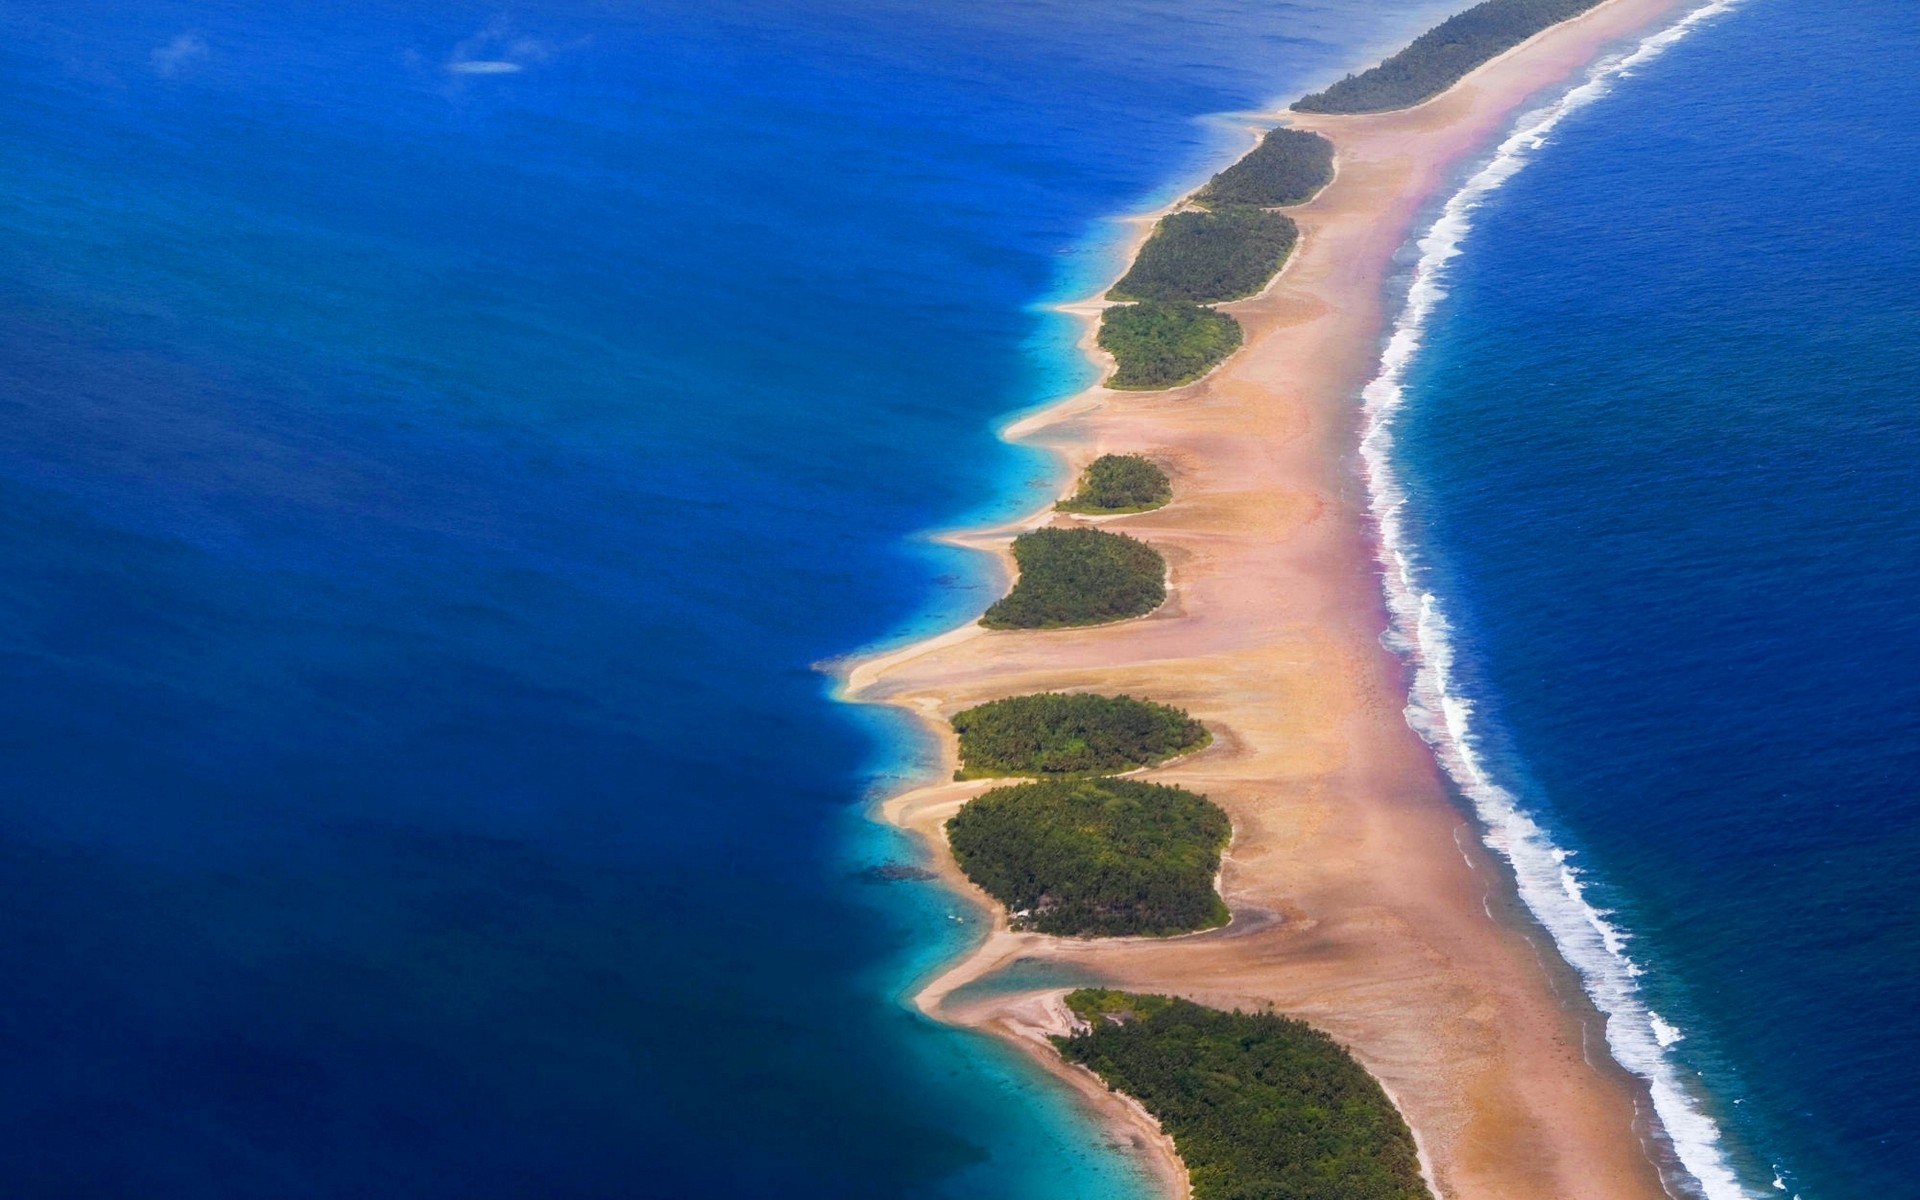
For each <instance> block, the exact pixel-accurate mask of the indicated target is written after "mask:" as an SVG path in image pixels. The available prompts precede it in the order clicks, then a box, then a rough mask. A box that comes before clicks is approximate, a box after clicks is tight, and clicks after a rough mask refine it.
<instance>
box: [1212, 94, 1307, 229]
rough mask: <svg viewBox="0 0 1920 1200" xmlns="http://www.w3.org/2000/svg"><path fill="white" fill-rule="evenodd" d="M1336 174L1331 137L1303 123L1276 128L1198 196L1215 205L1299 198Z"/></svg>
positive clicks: (1287, 201)
mask: <svg viewBox="0 0 1920 1200" xmlns="http://www.w3.org/2000/svg"><path fill="white" fill-rule="evenodd" d="M1294 107H1295V108H1298V107H1300V106H1299V105H1297V104H1296V105H1294ZM1332 179H1333V143H1332V142H1329V141H1328V140H1327V139H1325V138H1323V137H1321V136H1320V135H1319V134H1317V133H1309V132H1307V131H1306V130H1304V129H1273V130H1269V131H1268V132H1267V136H1265V137H1263V138H1261V139H1260V144H1259V145H1258V146H1255V147H1254V148H1253V150H1252V151H1251V152H1249V153H1248V155H1247V156H1246V157H1245V158H1243V159H1241V160H1240V161H1239V162H1237V163H1234V164H1233V165H1232V166H1230V167H1228V168H1227V169H1226V170H1224V171H1222V172H1220V173H1219V174H1218V175H1215V176H1214V177H1213V179H1212V180H1211V181H1209V182H1208V184H1207V186H1205V187H1203V188H1201V189H1200V192H1199V194H1198V195H1196V196H1195V197H1194V199H1195V200H1198V201H1199V202H1200V203H1202V204H1206V205H1215V206H1217V205H1228V204H1255V205H1261V206H1264V207H1269V208H1271V207H1274V206H1277V205H1282V204H1301V203H1304V202H1306V201H1308V200H1311V199H1312V198H1313V196H1314V193H1316V192H1318V191H1319V190H1320V189H1321V188H1323V187H1325V186H1327V184H1328V183H1329V182H1331V181H1332Z"/></svg>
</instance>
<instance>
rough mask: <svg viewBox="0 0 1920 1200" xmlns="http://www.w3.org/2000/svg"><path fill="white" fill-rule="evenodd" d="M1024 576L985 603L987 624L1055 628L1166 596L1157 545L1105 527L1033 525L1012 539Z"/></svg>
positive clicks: (1142, 609) (1149, 606)
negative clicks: (1001, 595) (996, 598)
mask: <svg viewBox="0 0 1920 1200" xmlns="http://www.w3.org/2000/svg"><path fill="white" fill-rule="evenodd" d="M1013 559H1014V561H1015V562H1017V563H1019V564H1020V578H1019V579H1017V580H1015V581H1014V584H1013V591H1011V592H1009V593H1008V594H1007V595H1006V596H1005V597H1004V598H1003V599H1001V600H999V601H997V602H996V603H995V604H994V605H993V607H991V608H989V609H987V612H986V615H985V616H983V617H981V618H980V623H981V624H982V625H985V626H986V627H987V628H988V629H1058V628H1062V627H1064V626H1070V625H1100V624H1104V623H1105V622H1107V621H1122V620H1125V619H1126V618H1128V617H1138V616H1143V615H1145V614H1146V613H1150V612H1152V611H1153V610H1154V609H1156V608H1159V607H1160V605H1161V604H1162V603H1164V602H1165V601H1166V598H1167V563H1166V560H1165V559H1163V558H1161V557H1160V552H1159V551H1157V550H1155V549H1154V548H1153V547H1152V546H1149V545H1147V544H1146V543H1145V542H1142V541H1139V540H1138V539H1135V538H1130V537H1128V536H1127V535H1126V534H1124V533H1108V532H1107V531H1106V530H1104V529H1084V528H1082V529H1036V530H1033V531H1032V532H1031V533H1023V534H1021V535H1020V536H1019V537H1017V538H1015V539H1013Z"/></svg>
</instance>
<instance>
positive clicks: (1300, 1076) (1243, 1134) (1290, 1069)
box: [1053, 988, 1428, 1200]
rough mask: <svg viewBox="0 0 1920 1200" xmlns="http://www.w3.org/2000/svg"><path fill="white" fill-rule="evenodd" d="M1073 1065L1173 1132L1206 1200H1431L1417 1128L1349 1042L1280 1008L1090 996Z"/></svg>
mask: <svg viewBox="0 0 1920 1200" xmlns="http://www.w3.org/2000/svg"><path fill="white" fill-rule="evenodd" d="M1066 1006H1067V1009H1068V1011H1069V1012H1071V1013H1072V1014H1073V1015H1074V1016H1075V1017H1077V1018H1079V1020H1080V1022H1081V1023H1082V1027H1081V1028H1078V1029H1075V1030H1074V1032H1072V1033H1070V1034H1067V1035H1064V1036H1056V1037H1055V1038H1054V1039H1053V1042H1054V1045H1055V1046H1057V1047H1059V1050H1060V1054H1061V1056H1062V1057H1063V1058H1065V1059H1067V1060H1068V1061H1069V1062H1074V1063H1078V1064H1079V1065H1081V1066H1083V1067H1086V1068H1087V1069H1088V1070H1091V1071H1092V1072H1094V1073H1095V1074H1097V1075H1098V1076H1100V1078H1101V1079H1103V1080H1105V1081H1106V1083H1107V1085H1108V1086H1109V1087H1112V1088H1115V1089H1117V1090H1119V1091H1123V1092H1125V1093H1126V1094H1127V1095H1129V1096H1132V1097H1134V1098H1136V1099H1137V1100H1139V1101H1140V1103H1141V1105H1142V1106H1143V1107H1144V1108H1145V1109H1146V1110H1147V1111H1148V1112H1149V1113H1151V1114H1153V1117H1154V1119H1155V1120H1157V1121H1159V1122H1160V1124H1161V1126H1162V1127H1163V1128H1165V1129H1166V1130H1167V1132H1168V1133H1170V1134H1171V1135H1172V1136H1173V1141H1174V1145H1175V1146H1176V1147H1178V1149H1179V1151H1180V1157H1181V1159H1182V1160H1184V1161H1185V1162H1186V1164H1187V1171H1188V1174H1189V1176H1190V1178H1191V1179H1192V1182H1193V1194H1194V1195H1195V1196H1196V1197H1198V1198H1199V1200H1215V1198H1218V1200H1229V1198H1239V1197H1253V1196H1274V1197H1281V1196H1284V1197H1290V1198H1295V1200H1342V1198H1348V1200H1358V1198H1364V1200H1427V1197H1428V1192H1427V1185H1426V1183H1425V1181H1423V1180H1422V1179H1421V1178H1420V1154H1419V1150H1418V1148H1417V1147H1416V1146H1415V1145H1414V1141H1413V1134H1412V1133H1411V1131H1409V1130H1408V1129H1407V1123H1406V1122H1405V1121H1404V1120H1402V1119H1401V1117H1400V1113H1399V1112H1398V1110H1396V1109H1395V1108H1394V1107H1393V1102H1392V1101H1391V1100H1389V1099H1388V1098H1387V1094H1386V1092H1385V1091H1383V1090H1382V1089H1381V1087H1380V1085H1379V1083H1378V1082H1376V1081H1375V1080H1374V1078H1373V1076H1371V1075H1369V1074H1367V1072H1366V1069H1365V1068H1364V1067H1362V1066H1361V1065H1360V1064H1359V1063H1357V1062H1355V1061H1354V1058H1353V1056H1352V1055H1351V1054H1349V1053H1347V1051H1346V1049H1345V1047H1343V1046H1341V1045H1340V1043H1338V1042H1336V1041H1334V1040H1333V1039H1332V1038H1330V1037H1328V1036H1327V1035H1326V1034H1324V1033H1322V1032H1321V1031H1320V1030H1318V1029H1315V1028H1314V1027H1313V1026H1311V1025H1308V1024H1307V1023H1305V1022H1304V1021H1295V1020H1291V1019H1289V1018H1287V1017H1283V1016H1280V1015H1278V1014H1277V1013H1273V1012H1252V1013H1243V1012H1239V1011H1234V1012H1221V1011H1220V1010H1218V1009H1213V1008H1203V1007H1201V1006H1200V1005H1198V1004H1194V1003H1192V1002H1191V1001H1187V1000H1181V999H1179V998H1177V997H1172V996H1136V995H1132V994H1130V993H1127V992H1117V991H1113V990H1111V989H1108V988H1082V989H1081V990H1079V991H1076V992H1072V993H1069V994H1068V996H1067V997H1066Z"/></svg>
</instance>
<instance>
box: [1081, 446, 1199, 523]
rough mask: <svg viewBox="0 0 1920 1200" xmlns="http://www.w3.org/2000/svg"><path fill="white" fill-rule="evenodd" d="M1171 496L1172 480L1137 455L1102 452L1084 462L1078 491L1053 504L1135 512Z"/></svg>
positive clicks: (1096, 510)
mask: <svg viewBox="0 0 1920 1200" xmlns="http://www.w3.org/2000/svg"><path fill="white" fill-rule="evenodd" d="M1171 499H1173V483H1172V482H1171V481H1170V480H1168V479H1167V473H1166V472H1165V471H1162V470H1161V469H1160V468H1159V467H1156V466H1154V465H1153V463H1151V462H1150V461H1148V460H1147V459H1144V458H1142V457H1140V456H1139V455H1138V454H1102V455H1101V456H1100V457H1099V458H1096V459H1094V460H1093V461H1092V462H1090V463H1088V464H1087V469H1086V472H1085V473H1084V474H1082V475H1081V476H1080V490H1079V491H1077V492H1075V493H1074V494H1073V495H1072V496H1069V497H1068V498H1067V499H1065V500H1062V501H1061V502H1060V503H1059V504H1058V505H1057V506H1056V507H1058V508H1059V509H1060V510H1061V511H1063V512H1077V513H1136V512H1146V511H1147V510H1148V509H1150V508H1159V507H1160V506H1161V505H1163V504H1165V503H1166V502H1167V501H1169V500H1171Z"/></svg>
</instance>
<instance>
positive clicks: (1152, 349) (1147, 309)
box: [1100, 300, 1240, 391]
mask: <svg viewBox="0 0 1920 1200" xmlns="http://www.w3.org/2000/svg"><path fill="white" fill-rule="evenodd" d="M1100 348H1101V349H1102V350H1105V351H1106V352H1107V353H1109V354H1111V355H1113V359H1114V363H1115V365H1116V367H1117V369H1116V370H1115V371H1114V373H1113V378H1111V379H1109V380H1107V386H1108V387H1111V388H1121V389H1126V390H1132V391H1151V390H1153V389H1155V388H1168V387H1175V386H1177V385H1179V384H1182V383H1191V382H1192V381H1194V380H1196V379H1198V378H1200V377H1201V376H1202V375H1205V374H1206V373H1207V372H1208V371H1210V370H1212V369H1213V367H1214V366H1215V364H1217V363H1219V361H1220V360H1221V359H1223V358H1225V357H1226V356H1227V355H1229V354H1232V353H1233V352H1234V351H1235V350H1238V349H1239V348H1240V323H1239V322H1238V321H1236V320H1234V319H1233V318H1232V317H1230V316H1228V315H1227V314H1226V313H1223V312H1215V311H1213V310H1212V309H1210V308H1201V307H1200V306H1199V305H1197V304H1186V303H1181V302H1172V303H1168V302H1162V301H1157V300H1148V301H1144V302H1142V303H1140V304H1127V305H1122V306H1120V307H1117V308H1109V309H1107V310H1106V311H1105V312H1104V313H1102V314H1100Z"/></svg>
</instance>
